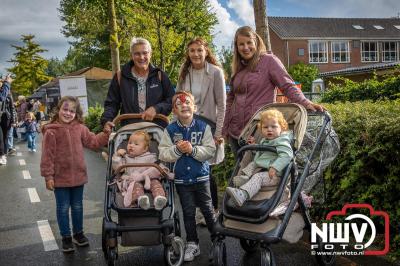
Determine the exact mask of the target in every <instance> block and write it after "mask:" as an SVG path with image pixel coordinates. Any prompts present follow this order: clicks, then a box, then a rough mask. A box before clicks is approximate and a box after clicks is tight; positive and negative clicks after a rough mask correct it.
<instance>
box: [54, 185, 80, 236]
mask: <svg viewBox="0 0 400 266" xmlns="http://www.w3.org/2000/svg"><path fill="white" fill-rule="evenodd" d="M54 194H55V196H56V204H57V222H58V228H59V229H60V234H61V236H70V235H71V229H70V226H69V208H70V207H71V217H72V232H73V233H74V234H76V233H80V232H82V231H83V204H82V200H83V185H82V186H78V187H63V188H55V189H54Z"/></svg>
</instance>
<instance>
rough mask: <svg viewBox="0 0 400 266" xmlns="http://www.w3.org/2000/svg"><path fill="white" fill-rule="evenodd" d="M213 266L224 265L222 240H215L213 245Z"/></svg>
mask: <svg viewBox="0 0 400 266" xmlns="http://www.w3.org/2000/svg"><path fill="white" fill-rule="evenodd" d="M212 252H213V265H214V266H225V265H226V245H225V242H224V241H222V240H215V241H214V245H213V250H212Z"/></svg>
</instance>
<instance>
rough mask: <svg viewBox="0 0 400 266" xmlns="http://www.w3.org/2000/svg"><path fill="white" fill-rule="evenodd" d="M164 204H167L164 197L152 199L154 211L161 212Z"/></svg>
mask: <svg viewBox="0 0 400 266" xmlns="http://www.w3.org/2000/svg"><path fill="white" fill-rule="evenodd" d="M166 204H167V198H166V197H164V196H157V197H156V198H155V199H154V208H155V209H156V210H161V209H162V208H164V207H165V205H166Z"/></svg>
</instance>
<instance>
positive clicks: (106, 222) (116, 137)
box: [102, 114, 184, 266]
mask: <svg viewBox="0 0 400 266" xmlns="http://www.w3.org/2000/svg"><path fill="white" fill-rule="evenodd" d="M140 119H141V115H140V114H123V115H119V116H117V117H116V118H115V119H114V121H113V123H114V124H115V125H118V124H120V123H121V121H124V120H125V121H126V120H130V121H132V120H136V121H139V120H140ZM168 123H169V120H168V118H167V117H165V116H163V115H160V114H158V115H156V117H155V118H154V120H153V121H152V122H148V121H141V122H136V123H132V124H127V125H124V126H122V127H121V128H119V129H118V130H116V131H115V129H113V132H112V133H111V135H110V138H109V143H108V154H109V158H108V165H107V176H106V188H105V201H104V218H103V225H102V249H103V253H104V257H105V259H106V260H107V263H108V265H114V264H115V261H116V260H117V258H118V242H120V244H121V245H122V246H155V245H160V244H162V245H163V246H164V260H165V264H166V265H170V266H179V265H181V264H182V262H183V256H184V243H183V240H182V239H181V237H180V235H181V231H180V228H181V227H180V220H179V213H178V211H177V210H176V209H175V203H174V194H175V193H174V184H173V182H172V180H170V179H168V173H167V172H166V171H164V169H163V168H161V167H160V166H159V165H158V164H155V163H127V164H124V165H121V166H119V167H118V168H117V169H115V171H114V170H113V168H112V158H111V157H112V154H114V153H116V152H117V150H118V149H119V148H122V147H123V148H126V144H127V140H128V138H129V136H130V135H131V134H132V133H133V132H135V131H137V130H144V131H146V132H147V133H148V134H149V135H150V143H149V151H150V152H152V153H156V154H157V155H158V145H159V142H160V141H161V136H162V134H163V131H164V127H163V126H161V125H168ZM121 124H122V123H121ZM128 167H132V168H135V167H154V168H156V169H157V170H158V171H159V172H160V175H161V176H162V177H164V179H163V180H162V184H163V188H164V190H165V194H166V198H167V204H166V206H165V207H164V208H163V209H161V210H157V209H155V207H154V202H153V200H154V199H153V198H152V195H151V193H146V194H147V195H148V196H149V198H150V203H151V207H150V209H148V210H144V209H141V208H139V207H125V206H124V203H123V197H122V193H121V192H120V191H119V188H118V186H117V182H116V180H117V179H118V177H120V176H121V175H122V174H123V171H124V170H125V169H126V168H128ZM112 212H113V213H116V214H117V220H113V217H112Z"/></svg>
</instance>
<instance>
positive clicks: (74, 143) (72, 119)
mask: <svg viewBox="0 0 400 266" xmlns="http://www.w3.org/2000/svg"><path fill="white" fill-rule="evenodd" d="M82 113H83V112H82V108H81V106H80V104H79V100H78V98H76V97H72V96H64V97H62V98H61V100H60V102H59V103H58V105H57V107H56V110H55V112H54V115H53V117H52V118H51V120H50V123H49V124H47V125H45V126H44V128H43V142H42V158H41V162H40V172H41V175H42V176H43V177H44V178H45V180H46V188H47V189H49V190H52V191H53V190H54V194H55V197H56V205H57V222H58V227H59V229H60V234H61V236H62V249H63V251H64V252H71V251H74V248H73V245H72V242H74V243H75V244H77V245H78V246H87V245H88V244H89V241H88V239H87V238H86V237H85V235H84V234H83V205H82V200H83V185H84V184H85V183H87V181H88V177H87V173H86V165H85V159H84V151H83V147H86V148H90V149H96V148H100V147H102V146H104V145H106V144H107V141H108V136H109V135H110V133H111V126H113V124H112V123H111V122H108V123H107V124H106V125H105V127H104V132H102V133H100V134H97V135H95V134H94V133H91V132H90V131H89V129H88V128H87V127H86V126H85V125H83V117H82ZM70 208H71V216H72V226H73V228H72V230H73V233H74V235H73V238H72V237H71V230H70V226H69V209H70Z"/></svg>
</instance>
